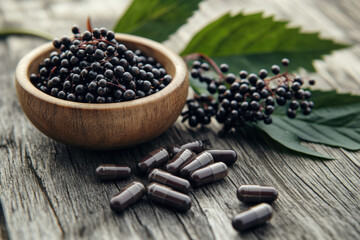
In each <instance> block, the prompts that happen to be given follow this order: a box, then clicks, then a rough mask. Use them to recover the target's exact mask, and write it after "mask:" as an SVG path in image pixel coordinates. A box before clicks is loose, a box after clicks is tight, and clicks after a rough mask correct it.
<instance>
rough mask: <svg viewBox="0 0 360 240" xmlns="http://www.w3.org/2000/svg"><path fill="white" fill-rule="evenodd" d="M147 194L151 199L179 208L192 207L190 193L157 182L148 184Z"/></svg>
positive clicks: (186, 208) (183, 209)
mask: <svg viewBox="0 0 360 240" xmlns="http://www.w3.org/2000/svg"><path fill="white" fill-rule="evenodd" d="M147 196H148V198H149V200H150V201H154V202H157V203H160V204H163V205H166V206H168V207H171V208H175V209H177V210H181V211H187V210H189V209H190V207H191V199H190V197H189V196H188V195H186V194H183V193H181V192H177V191H175V190H173V189H171V188H169V187H167V186H164V185H161V184H157V183H150V184H149V185H148V186H147Z"/></svg>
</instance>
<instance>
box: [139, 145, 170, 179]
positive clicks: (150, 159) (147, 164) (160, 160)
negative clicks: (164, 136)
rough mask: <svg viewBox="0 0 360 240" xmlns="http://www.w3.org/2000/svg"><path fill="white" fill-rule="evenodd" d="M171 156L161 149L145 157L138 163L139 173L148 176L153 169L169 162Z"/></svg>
mask: <svg viewBox="0 0 360 240" xmlns="http://www.w3.org/2000/svg"><path fill="white" fill-rule="evenodd" d="M169 159H170V155H169V153H168V151H167V150H166V149H165V148H159V149H156V150H154V151H152V152H149V153H148V154H147V155H146V156H145V157H143V158H142V159H141V160H140V162H139V163H138V168H139V171H140V172H141V173H143V174H146V173H147V172H149V171H150V170H151V169H153V168H156V167H161V166H162V165H164V164H165V163H166V162H167V161H169Z"/></svg>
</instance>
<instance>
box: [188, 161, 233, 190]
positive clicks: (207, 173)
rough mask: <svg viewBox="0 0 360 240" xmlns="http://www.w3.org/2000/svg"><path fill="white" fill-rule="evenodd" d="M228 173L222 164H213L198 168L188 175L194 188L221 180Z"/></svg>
mask: <svg viewBox="0 0 360 240" xmlns="http://www.w3.org/2000/svg"><path fill="white" fill-rule="evenodd" d="M228 172H229V169H228V167H227V166H226V164H225V163H223V162H218V163H213V164H211V165H209V166H206V167H203V168H200V169H198V170H196V171H195V172H193V173H191V174H190V180H191V182H192V183H193V185H194V186H197V187H198V186H201V185H204V184H207V183H212V182H215V181H217V180H220V179H223V178H225V177H226V176H227V174H228Z"/></svg>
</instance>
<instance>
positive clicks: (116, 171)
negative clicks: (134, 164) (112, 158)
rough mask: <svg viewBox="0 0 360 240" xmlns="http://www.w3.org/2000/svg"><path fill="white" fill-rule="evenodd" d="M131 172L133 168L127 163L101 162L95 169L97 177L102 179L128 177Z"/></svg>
mask: <svg viewBox="0 0 360 240" xmlns="http://www.w3.org/2000/svg"><path fill="white" fill-rule="evenodd" d="M130 174H131V168H130V167H129V166H125V165H116V164H101V165H99V166H98V167H97V168H96V170H95V175H96V178H97V179H100V180H117V179H127V178H129V177H130Z"/></svg>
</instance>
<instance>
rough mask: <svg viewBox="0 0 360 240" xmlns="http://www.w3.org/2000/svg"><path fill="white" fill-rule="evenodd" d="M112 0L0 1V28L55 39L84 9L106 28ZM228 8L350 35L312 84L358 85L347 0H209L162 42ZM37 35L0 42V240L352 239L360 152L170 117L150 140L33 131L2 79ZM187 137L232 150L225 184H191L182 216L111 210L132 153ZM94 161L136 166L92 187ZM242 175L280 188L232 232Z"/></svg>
mask: <svg viewBox="0 0 360 240" xmlns="http://www.w3.org/2000/svg"><path fill="white" fill-rule="evenodd" d="M128 3H129V1H123V2H122V3H121V4H123V6H126V5H127V4H128ZM118 5H119V3H118V1H110V0H107V1H102V4H101V6H100V5H99V4H98V1H95V0H94V1H89V2H87V1H77V2H75V1H74V2H62V1H54V2H51V3H46V2H45V1H31V3H28V2H23V1H10V0H4V1H1V2H0V11H1V14H0V26H4V25H6V26H16V25H22V26H24V27H33V26H37V27H38V28H39V29H44V30H47V31H50V32H52V33H54V34H56V35H59V34H60V35H63V34H68V33H69V26H71V25H73V24H74V23H76V24H78V25H80V26H81V27H82V28H84V26H85V22H84V19H85V18H86V16H87V15H88V12H91V13H92V14H91V16H92V18H93V21H94V25H103V26H106V27H111V26H112V24H113V21H114V19H115V18H117V16H118V15H119V14H120V13H121V12H122V11H123V10H124V7H123V6H118ZM81 8H83V9H88V10H89V11H88V12H86V11H84V12H81V11H79V9H81ZM230 9H231V10H233V11H234V12H236V11H239V10H245V11H246V12H248V11H252V12H254V11H259V10H265V12H266V14H267V15H269V14H275V15H276V18H277V19H290V20H291V25H302V26H304V29H305V30H308V31H311V30H319V29H321V32H322V35H323V36H327V37H333V38H336V39H338V40H339V41H346V42H352V43H354V46H353V47H351V48H349V49H345V50H342V51H337V52H336V53H335V54H333V55H331V56H327V57H326V58H325V61H317V62H316V68H317V73H316V75H315V76H316V77H317V79H319V81H318V83H319V84H318V87H319V88H322V89H330V88H336V89H339V90H341V91H353V92H355V93H359V84H360V80H359V77H358V76H360V72H359V71H360V70H359V69H360V47H359V42H360V37H359V36H360V35H359V28H358V23H359V22H360V15H359V14H358V11H359V10H360V3H359V2H358V1H356V0H346V1H335V0H334V1H310V0H305V1H296V2H294V1H291V2H287V1H280V0H279V1H264V0H255V1H236V0H233V1H230V0H228V1H218V0H217V1H208V2H207V3H203V4H202V7H201V11H200V12H199V13H197V14H195V16H194V17H193V18H192V19H190V21H189V23H188V24H187V25H186V26H184V27H183V28H182V29H181V30H180V31H179V32H177V33H176V34H174V35H173V36H172V37H171V39H170V41H168V42H167V43H166V44H167V45H168V46H170V47H172V48H173V49H181V48H182V47H183V46H184V43H185V42H186V41H188V40H189V36H188V34H192V33H194V32H195V31H196V30H197V29H199V28H200V27H201V26H203V25H204V24H205V23H206V22H207V21H209V19H214V18H216V17H217V16H219V15H220V14H221V13H223V12H225V11H227V10H230ZM72 10H76V11H77V13H79V14H73V12H72ZM104 12H105V13H107V14H104ZM51 16H55V18H51V19H50V17H51ZM25 18H26V21H24V19H25ZM41 43H42V41H41V40H38V39H34V38H24V37H10V38H7V39H5V40H0V59H1V60H0V62H1V64H0V72H1V73H2V74H1V75H0V161H1V168H0V189H1V193H0V239H8V238H10V239H64V238H65V239H79V238H85V239H88V238H89V239H117V238H121V239H123V238H124V239H236V238H239V237H242V238H246V239H259V238H260V239H261V238H266V239H357V238H358V236H359V235H360V225H359V222H360V207H359V201H360V194H359V191H358V189H359V188H360V181H359V179H360V171H359V170H360V162H359V157H360V153H359V151H358V152H350V151H347V150H344V149H336V148H330V147H325V146H322V145H317V144H307V146H309V147H311V148H314V149H316V150H317V151H320V152H323V153H324V154H328V155H330V156H333V157H335V159H336V160H333V161H320V160H316V159H311V158H309V157H307V156H303V155H297V154H294V153H292V152H289V151H288V150H286V149H284V148H283V147H281V146H279V145H277V144H275V143H273V142H272V141H270V140H269V139H268V138H267V137H266V136H263V135H259V134H257V133H254V132H249V131H245V130H244V131H241V132H238V133H229V134H227V136H226V137H225V138H221V139H220V138H218V136H217V134H216V133H217V131H218V130H219V129H220V126H219V125H218V124H216V123H212V124H211V125H210V127H209V128H203V129H196V130H194V129H189V128H187V126H186V125H183V124H182V123H180V120H178V121H177V122H176V124H175V125H174V126H173V127H172V128H171V129H170V130H169V131H167V132H166V133H165V134H163V135H162V136H160V137H158V138H157V139H155V140H153V141H150V142H148V143H145V144H142V145H139V146H137V147H134V148H131V149H125V150H118V151H106V152H94V151H89V150H83V149H77V148H72V147H67V146H64V145H62V144H59V143H57V142H55V141H53V140H51V139H48V138H47V137H45V136H43V135H42V134H41V133H40V132H39V131H38V130H36V129H35V128H34V127H33V126H32V125H31V124H30V123H29V121H28V120H27V119H26V117H25V116H24V114H23V113H22V111H21V109H20V107H19V104H18V103H17V99H16V96H15V90H14V84H13V78H14V71H15V66H16V63H17V62H18V61H19V59H20V58H21V57H22V56H23V55H24V54H25V53H26V52H28V51H29V50H30V49H32V48H34V47H36V46H38V45H39V44H41ZM193 139H209V141H210V142H211V145H212V146H211V147H212V148H218V149H220V148H233V149H234V150H236V151H237V152H238V154H239V160H238V162H237V163H236V164H235V165H234V166H232V167H231V169H230V173H229V177H228V178H226V179H225V180H222V181H219V182H217V183H215V184H211V185H208V186H205V187H203V188H200V189H194V191H193V192H192V193H191V194H190V197H191V199H192V201H193V207H192V208H191V210H190V211H189V212H188V213H177V212H173V211H171V210H170V209H167V208H163V207H161V206H159V205H157V204H153V203H149V202H148V200H147V199H146V198H144V199H143V200H141V201H140V202H139V203H138V204H136V205H134V206H132V207H130V208H129V209H128V210H127V211H125V212H124V213H122V214H116V213H114V212H112V211H111V210H110V208H109V204H108V202H109V199H110V198H111V196H112V195H114V194H116V193H117V192H118V191H119V190H120V189H121V188H122V187H123V186H125V185H126V184H128V183H129V182H131V181H133V180H140V181H143V182H144V180H145V179H144V178H143V177H141V176H139V175H138V172H137V170H136V162H137V160H138V159H139V158H140V157H141V156H142V155H144V154H145V153H147V152H148V151H150V150H152V149H154V148H157V147H160V146H168V145H172V144H177V143H181V142H185V141H186V140H193ZM100 163H121V164H128V165H130V167H131V168H132V169H133V170H134V173H135V174H134V176H133V177H132V178H131V179H130V180H126V181H119V182H110V183H101V182H98V181H96V179H95V177H94V174H93V172H94V169H95V168H96V166H97V165H99V164H100ZM250 183H252V184H262V185H273V186H275V187H276V188H277V189H278V190H279V194H280V195H279V199H278V200H277V201H276V202H275V203H274V204H273V207H274V209H275V216H274V218H273V219H272V221H271V222H270V223H269V224H267V225H265V226H264V227H261V228H257V229H254V230H251V231H248V232H246V233H242V234H239V233H237V232H235V231H234V230H233V229H232V227H231V219H232V217H233V216H234V215H235V214H236V213H238V212H240V211H241V210H244V209H245V208H247V207H249V205H245V204H242V203H240V202H239V201H238V200H237V199H236V195H235V191H236V188H237V187H238V186H239V185H241V184H250Z"/></svg>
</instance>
